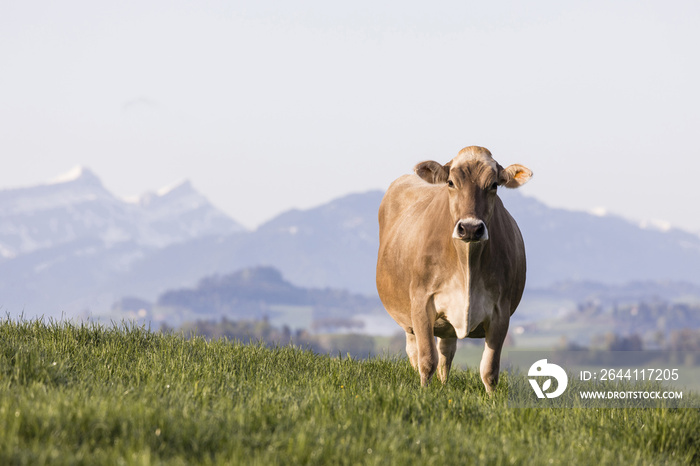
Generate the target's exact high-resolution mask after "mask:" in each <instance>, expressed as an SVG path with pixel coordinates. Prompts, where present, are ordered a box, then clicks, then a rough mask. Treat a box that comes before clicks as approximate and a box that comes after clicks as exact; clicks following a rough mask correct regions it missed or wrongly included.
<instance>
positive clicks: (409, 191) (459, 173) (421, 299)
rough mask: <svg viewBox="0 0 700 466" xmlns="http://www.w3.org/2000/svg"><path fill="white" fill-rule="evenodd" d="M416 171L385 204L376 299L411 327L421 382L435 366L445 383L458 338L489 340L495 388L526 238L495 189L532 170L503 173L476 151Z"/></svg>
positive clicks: (521, 281)
mask: <svg viewBox="0 0 700 466" xmlns="http://www.w3.org/2000/svg"><path fill="white" fill-rule="evenodd" d="M415 172H416V174H415V175H404V176H402V177H401V178H399V179H397V180H396V181H394V182H393V183H392V184H391V186H390V187H389V189H388V190H387V192H386V194H385V195H384V199H383V200H382V203H381V205H380V207H379V256H378V260H377V290H378V291H379V297H380V298H381V300H382V303H383V304H384V307H385V308H386V310H387V311H388V312H389V314H390V315H391V317H393V318H394V320H396V322H397V323H398V324H399V325H401V327H403V329H404V330H405V331H406V353H408V357H409V359H410V361H411V365H412V366H413V367H414V368H416V369H417V370H418V371H419V373H420V379H421V384H422V385H427V384H428V382H429V381H430V378H431V377H432V375H433V374H434V373H435V370H436V369H437V370H438V375H439V377H440V380H441V381H442V383H447V378H448V376H449V373H450V366H451V365H452V358H453V357H454V354H455V350H456V349H457V339H458V338H464V337H470V338H484V337H485V339H486V343H485V347H484V353H483V356H482V358H481V365H480V373H481V380H482V381H483V383H484V386H485V387H486V391H487V392H491V391H493V389H494V388H495V386H496V384H497V383H498V372H499V364H500V358H501V348H502V346H503V340H504V339H505V337H506V333H507V332H508V322H509V320H510V316H511V315H512V314H513V312H515V308H516V307H517V306H518V303H520V298H521V297H522V294H523V288H524V287H525V246H524V244H523V238H522V236H521V234H520V230H519V229H518V225H517V224H516V223H515V220H513V217H511V216H510V214H509V213H508V211H507V210H506V209H505V207H503V203H502V202H501V199H500V198H499V197H498V195H497V194H496V191H497V188H498V187H499V186H505V187H506V188H517V187H519V186H521V185H523V184H524V183H526V182H527V181H528V180H529V179H530V177H532V172H531V171H530V170H529V169H528V168H525V167H523V166H522V165H517V164H516V165H511V166H509V167H508V168H503V167H501V166H500V165H499V164H498V163H497V162H496V161H495V160H494V159H493V158H492V156H491V153H490V152H489V151H488V150H487V149H485V148H483V147H476V146H472V147H466V148H464V149H462V150H461V151H460V152H459V154H458V155H457V157H455V158H454V159H452V160H451V161H450V162H448V163H447V164H445V165H441V164H439V163H437V162H433V161H429V162H422V163H419V164H418V165H416V167H415ZM416 175H417V176H416ZM434 337H438V339H437V345H436V342H435V338H434Z"/></svg>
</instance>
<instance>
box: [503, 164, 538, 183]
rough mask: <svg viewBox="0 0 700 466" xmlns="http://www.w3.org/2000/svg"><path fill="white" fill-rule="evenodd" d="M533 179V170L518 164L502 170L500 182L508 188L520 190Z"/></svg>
mask: <svg viewBox="0 0 700 466" xmlns="http://www.w3.org/2000/svg"><path fill="white" fill-rule="evenodd" d="M530 178H532V170H530V169H529V168H527V167H524V166H522V165H519V164H517V163H514V164H513V165H510V166H509V167H508V168H504V169H503V170H501V176H500V182H501V184H502V185H503V186H505V187H506V188H519V187H520V186H522V185H524V184H525V183H527V182H528V181H530Z"/></svg>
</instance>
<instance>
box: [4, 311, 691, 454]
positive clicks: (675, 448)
mask: <svg viewBox="0 0 700 466" xmlns="http://www.w3.org/2000/svg"><path fill="white" fill-rule="evenodd" d="M508 386H509V376H508V374H504V376H503V377H502V379H501V384H500V385H499V389H498V390H497V392H496V393H495V395H493V396H488V395H487V394H486V393H485V391H484V388H483V385H482V383H481V381H480V379H479V375H478V372H477V371H476V370H474V369H468V370H455V371H453V374H452V376H451V379H450V382H449V383H448V385H447V386H442V385H441V384H440V383H439V382H438V381H437V380H433V383H432V384H431V385H430V386H429V387H426V388H422V387H420V385H419V380H418V376H417V375H416V374H415V373H414V371H413V369H412V368H411V367H410V365H409V364H408V362H407V361H406V360H405V359H403V358H396V357H388V356H387V357H376V358H371V359H367V360H354V359H352V358H349V357H345V356H340V355H338V356H336V357H332V356H328V355H318V354H314V353H313V352H311V351H309V350H304V349H302V348H295V347H290V346H279V347H272V348H270V347H266V346H265V345H263V344H247V345H245V344H241V343H238V342H232V341H228V340H225V339H219V340H215V341H209V340H206V339H204V338H201V337H190V338H185V337H184V336H182V335H179V334H172V333H171V334H167V333H166V334H163V333H157V332H150V331H148V330H147V329H145V328H142V327H137V326H133V325H128V324H126V325H121V326H119V325H117V326H111V327H105V326H99V325H95V324H72V323H65V322H64V323H56V322H43V321H29V322H28V321H19V322H18V321H12V320H10V319H5V320H3V321H1V322H0V464H3V465H4V464H31V465H35V464H137V465H140V464H143V465H149V464H183V465H184V464H260V465H263V464H264V465H268V464H436V465H438V464H439V465H444V464H472V463H478V464H526V463H527V464H692V463H698V462H700V412H699V411H698V410H697V409H664V408H654V409H639V408H637V409H634V408H625V409H613V408H609V409H584V408H580V409H556V408H543V409H512V408H508V406H507V391H508Z"/></svg>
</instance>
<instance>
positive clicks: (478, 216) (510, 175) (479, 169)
mask: <svg viewBox="0 0 700 466" xmlns="http://www.w3.org/2000/svg"><path fill="white" fill-rule="evenodd" d="M415 172H416V174H417V175H418V176H420V177H421V178H423V179H424V180H425V181H427V182H428V183H432V184H443V185H444V186H445V187H444V189H446V190H447V192H448V193H449V200H450V214H451V215H452V220H453V221H454V225H455V227H454V231H453V233H452V237H453V238H455V239H459V240H462V241H465V242H477V241H485V240H487V239H489V229H488V225H489V223H490V221H491V216H492V215H493V209H494V205H495V200H496V191H497V190H498V187H499V186H505V187H506V188H518V187H520V186H522V185H523V184H525V183H526V182H527V181H528V180H529V179H530V178H531V177H532V171H530V169H529V168H526V167H524V166H522V165H518V164H514V165H511V166H509V167H508V168H503V167H501V166H500V165H499V164H498V162H496V161H495V160H494V159H493V157H492V156H491V152H489V151H488V149H485V148H483V147H477V146H470V147H465V148H464V149H462V150H461V151H459V154H458V155H457V157H455V158H454V159H452V160H451V161H450V162H448V163H446V164H445V165H441V164H439V163H438V162H434V161H428V162H421V163H419V164H418V165H416V167H415Z"/></svg>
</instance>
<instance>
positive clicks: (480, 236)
mask: <svg viewBox="0 0 700 466" xmlns="http://www.w3.org/2000/svg"><path fill="white" fill-rule="evenodd" d="M452 237H453V238H455V239H459V240H462V241H464V242H467V243H471V242H477V241H486V240H487V239H489V230H488V228H486V224H485V223H484V222H483V221H482V220H479V219H476V218H463V219H461V220H459V221H458V222H457V224H456V225H455V229H454V231H453V232H452Z"/></svg>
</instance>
